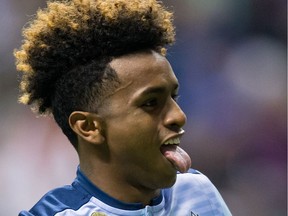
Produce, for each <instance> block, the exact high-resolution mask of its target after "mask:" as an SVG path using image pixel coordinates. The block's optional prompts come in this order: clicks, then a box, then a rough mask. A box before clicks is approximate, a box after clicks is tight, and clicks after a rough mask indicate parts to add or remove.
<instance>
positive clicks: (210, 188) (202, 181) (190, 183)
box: [174, 169, 219, 195]
mask: <svg viewBox="0 0 288 216" xmlns="http://www.w3.org/2000/svg"><path fill="white" fill-rule="evenodd" d="M174 189H175V190H176V191H182V190H184V191H185V190H188V191H193V192H198V193H205V194H213V193H217V195H218V193H219V192H218V190H217V189H216V187H215V186H214V185H213V183H212V182H211V181H210V180H209V178H207V176H205V175H204V174H202V173H201V172H199V171H198V170H194V169H189V171H188V172H187V173H179V174H178V175H177V181H176V183H175V185H174Z"/></svg>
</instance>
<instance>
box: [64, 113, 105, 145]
mask: <svg viewBox="0 0 288 216" xmlns="http://www.w3.org/2000/svg"><path fill="white" fill-rule="evenodd" d="M69 125H70V127H71V129H72V130H73V131H74V132H75V133H76V134H77V135H78V136H80V137H81V138H82V139H83V140H85V141H87V142H89V143H93V144H102V143H103V142H104V141H105V138H104V136H103V134H102V125H101V120H100V117H98V116H97V115H96V114H92V113H89V112H82V111H74V112H72V113H71V114H70V116H69Z"/></svg>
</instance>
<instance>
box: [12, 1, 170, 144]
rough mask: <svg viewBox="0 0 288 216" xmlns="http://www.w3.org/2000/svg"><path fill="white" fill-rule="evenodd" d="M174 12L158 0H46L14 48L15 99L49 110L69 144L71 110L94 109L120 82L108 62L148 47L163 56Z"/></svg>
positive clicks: (74, 140) (74, 141)
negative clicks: (17, 78)
mask: <svg viewBox="0 0 288 216" xmlns="http://www.w3.org/2000/svg"><path fill="white" fill-rule="evenodd" d="M172 19H173V15H172V13H171V12H169V11H168V10H167V9H165V8H164V6H163V5H162V3H161V2H158V1H157V0H146V1H143V0H129V1H127V0H65V1H49V2H48V3H47V8H45V9H43V10H39V11H38V12H37V15H36V16H35V18H34V19H33V20H32V21H31V22H30V23H29V25H28V26H27V27H26V28H25V29H24V30H23V36H24V40H23V44H22V46H21V47H20V49H19V50H15V52H14V55H15V57H16V66H17V70H19V71H22V72H23V73H22V79H21V82H20V97H19V101H20V102H21V103H24V104H28V105H32V106H31V107H32V108H33V109H34V110H35V111H36V112H38V113H39V114H52V115H53V116H54V119H55V120H56V122H57V123H58V124H59V126H60V127H61V128H62V131H63V132H64V134H65V135H66V136H67V137H68V139H69V140H70V142H71V143H72V144H73V145H74V146H75V147H76V148H77V137H76V135H75V134H74V133H73V131H72V130H71V128H70V127H69V124H68V118H69V115H70V114H71V112H73V111H75V110H82V111H88V112H89V111H90V112H92V111H93V112H96V110H97V106H98V105H99V104H100V103H101V98H102V97H103V96H104V95H105V94H107V92H109V90H110V91H111V88H113V87H114V88H115V86H117V83H119V80H118V79H117V74H116V72H115V71H114V70H113V69H112V68H111V67H110V66H109V62H110V61H111V60H112V59H113V58H115V57H117V56H121V55H124V54H127V53H132V52H136V51H140V50H145V49H153V50H155V51H157V52H159V53H162V54H163V55H165V51H166V46H167V45H170V44H172V43H173V42H174V36H175V30H174V26H173V24H172Z"/></svg>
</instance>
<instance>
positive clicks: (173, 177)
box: [161, 171, 177, 188]
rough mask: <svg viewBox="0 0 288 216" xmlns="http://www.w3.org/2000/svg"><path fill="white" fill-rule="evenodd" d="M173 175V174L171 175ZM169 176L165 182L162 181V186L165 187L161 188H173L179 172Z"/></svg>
mask: <svg viewBox="0 0 288 216" xmlns="http://www.w3.org/2000/svg"><path fill="white" fill-rule="evenodd" d="M171 174H172V173H171ZM171 174H170V175H169V176H166V177H165V179H164V181H162V183H164V184H162V185H163V186H162V187H161V188H169V187H172V186H173V185H174V184H175V182H176V178H177V175H176V174H177V171H175V172H174V173H173V174H172V175H171Z"/></svg>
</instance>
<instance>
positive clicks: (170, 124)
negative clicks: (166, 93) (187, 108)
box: [164, 100, 187, 132]
mask: <svg viewBox="0 0 288 216" xmlns="http://www.w3.org/2000/svg"><path fill="white" fill-rule="evenodd" d="M186 120H187V118H186V115H185V113H184V112H183V111H182V109H181V108H180V106H179V105H178V104H177V103H176V101H174V100H171V102H170V103H169V105H168V106H167V110H166V113H165V118H164V125H165V126H166V127H167V128H169V129H170V130H173V131H175V132H179V130H180V128H182V127H183V126H184V125H185V123H186Z"/></svg>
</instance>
